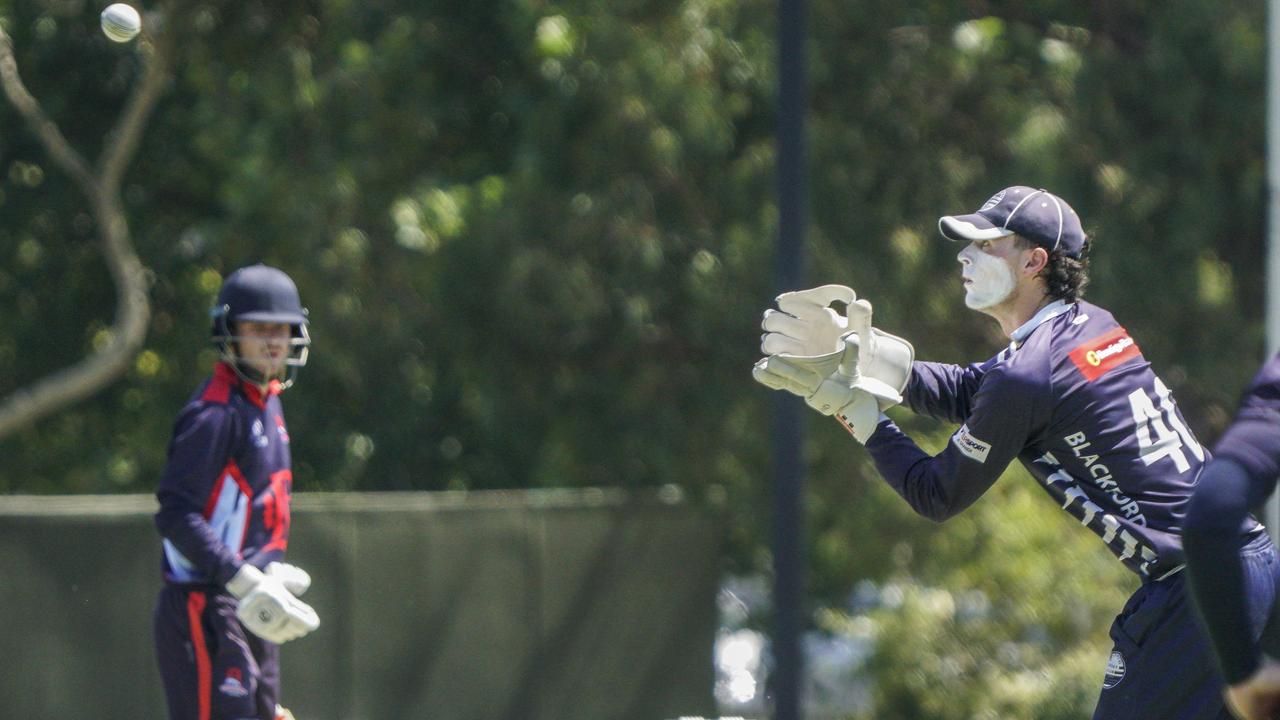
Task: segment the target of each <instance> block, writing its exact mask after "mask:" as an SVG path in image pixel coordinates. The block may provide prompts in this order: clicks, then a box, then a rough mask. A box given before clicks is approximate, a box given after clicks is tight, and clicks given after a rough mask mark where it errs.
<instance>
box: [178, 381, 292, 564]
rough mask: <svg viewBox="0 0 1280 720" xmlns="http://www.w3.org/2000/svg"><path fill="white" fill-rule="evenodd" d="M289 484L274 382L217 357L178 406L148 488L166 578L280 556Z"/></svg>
mask: <svg viewBox="0 0 1280 720" xmlns="http://www.w3.org/2000/svg"><path fill="white" fill-rule="evenodd" d="M292 489H293V474H292V471H291V467H290V458H289V432H288V430H287V429H286V427H285V423H284V410H283V408H282V406H281V404H280V398H279V384H278V383H274V382H273V384H272V385H271V386H270V387H269V389H268V392H267V393H266V394H263V393H262V392H260V391H259V389H258V388H257V387H256V386H254V385H253V384H251V383H247V382H244V381H242V380H241V379H240V378H239V377H238V376H237V375H236V374H235V372H234V371H233V370H232V369H231V368H230V367H229V366H228V365H226V364H224V363H219V364H218V365H217V366H216V367H215V369H214V374H213V376H212V377H211V378H209V379H208V380H207V381H205V382H204V383H203V384H202V385H201V386H200V387H199V388H198V389H197V390H196V392H195V394H194V395H193V396H192V398H191V400H189V401H188V402H187V404H186V406H185V407H184V408H183V409H182V412H181V413H180V414H179V415H178V419H177V421H176V422H175V424H174V429H173V438H172V440H170V442H169V459H168V463H167V465H166V466H165V470H164V474H163V475H162V476H161V479H160V486H159V489H158V490H157V492H156V497H157V498H158V499H159V501H160V511H159V512H157V513H156V517H155V521H156V527H157V528H158V529H159V530H160V535H161V536H162V537H163V538H164V560H163V569H164V576H165V579H166V580H167V581H168V582H170V583H178V584H195V585H218V586H221V585H224V584H225V583H226V582H227V581H228V580H230V579H231V576H233V575H234V574H235V573H236V571H237V570H239V568H240V566H241V565H242V564H243V563H244V562H250V563H252V564H253V565H255V566H257V567H259V568H261V567H265V566H266V564H267V563H269V562H271V561H273V560H281V559H283V558H284V553H285V549H286V548H287V547H288V544H289V499H290V494H291V492H292Z"/></svg>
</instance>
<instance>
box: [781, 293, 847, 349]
mask: <svg viewBox="0 0 1280 720" xmlns="http://www.w3.org/2000/svg"><path fill="white" fill-rule="evenodd" d="M856 299H857V295H855V294H854V292H853V289H852V288H848V287H845V286H844V285H822V286H819V287H816V288H810V289H808V290H797V291H795V292H787V293H782V294H781V295H779V296H778V297H777V302H778V309H777V310H774V309H772V308H770V309H768V310H765V311H764V319H763V320H762V321H761V322H760V327H761V329H763V330H764V331H765V333H764V334H763V335H761V336H760V351H761V352H763V353H764V354H765V355H777V354H778V353H785V354H787V355H802V356H813V355H826V354H828V353H833V352H840V351H842V350H844V343H843V342H842V341H841V338H842V337H843V336H844V334H845V333H847V332H849V321H848V320H847V319H846V318H845V316H844V315H842V314H840V313H839V312H836V310H835V309H834V308H832V307H831V303H833V302H836V301H839V302H843V303H845V305H848V304H850V303H852V302H853V301H854V300H856Z"/></svg>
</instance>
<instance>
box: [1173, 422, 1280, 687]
mask: <svg viewBox="0 0 1280 720" xmlns="http://www.w3.org/2000/svg"><path fill="white" fill-rule="evenodd" d="M1246 403H1248V401H1246ZM1266 404H1267V403H1261V404H1255V405H1254V406H1253V407H1250V406H1249V405H1248V404H1246V407H1245V408H1243V409H1242V410H1241V413H1240V415H1239V416H1238V418H1237V420H1236V422H1235V423H1234V424H1233V425H1232V426H1231V427H1230V428H1229V429H1228V430H1227V432H1226V433H1225V434H1224V435H1223V437H1222V439H1221V440H1220V441H1219V442H1218V445H1217V447H1216V448H1215V450H1214V452H1215V457H1214V459H1213V460H1212V461H1210V462H1209V464H1208V465H1207V466H1206V467H1205V469H1204V471H1203V472H1202V473H1201V475H1200V480H1199V482H1198V484H1197V486H1196V490H1195V492H1194V493H1193V494H1192V497H1191V502H1190V503H1189V504H1188V507H1187V516H1186V519H1185V521H1184V523H1183V545H1184V550H1185V552H1186V555H1187V573H1188V576H1189V580H1190V585H1191V592H1192V597H1193V598H1194V600H1195V603H1196V608H1197V609H1198V610H1199V611H1200V614H1201V617H1202V618H1203V619H1204V622H1205V625H1206V627H1207V629H1208V631H1209V637H1210V640H1211V641H1212V642H1213V646H1214V650H1215V651H1216V652H1217V655H1218V660H1219V663H1220V664H1221V666H1222V671H1223V676H1224V678H1225V679H1226V680H1227V683H1228V684H1230V685H1235V684H1237V683H1241V682H1243V681H1245V680H1246V679H1248V678H1249V677H1250V676H1252V675H1253V674H1254V673H1255V672H1256V671H1257V670H1258V667H1259V663H1260V655H1259V651H1258V647H1257V644H1256V643H1255V642H1254V640H1253V633H1252V630H1251V624H1250V621H1249V608H1248V601H1247V593H1246V583H1245V579H1244V568H1243V565H1242V561H1241V558H1240V543H1241V530H1242V528H1243V527H1244V526H1245V522H1246V519H1247V517H1248V515H1249V509H1250V508H1253V507H1257V506H1258V505H1260V504H1261V503H1262V502H1263V501H1264V500H1265V499H1266V498H1267V497H1268V496H1269V495H1270V494H1271V493H1272V491H1273V490H1274V489H1275V483H1276V477H1277V475H1280V412H1278V411H1277V410H1276V409H1273V408H1269V407H1266Z"/></svg>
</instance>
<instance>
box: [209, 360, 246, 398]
mask: <svg viewBox="0 0 1280 720" xmlns="http://www.w3.org/2000/svg"><path fill="white" fill-rule="evenodd" d="M237 382H239V378H237V377H236V373H235V371H234V370H232V369H231V368H230V367H229V366H228V365H227V364H226V363H218V364H217V365H215V366H213V378H212V379H211V380H209V385H208V386H207V387H206V388H205V389H204V393H203V394H202V395H201V396H200V399H201V400H203V401H205V402H211V403H218V404H219V405H226V404H227V401H228V400H230V399H231V388H233V387H235V384H236V383H237Z"/></svg>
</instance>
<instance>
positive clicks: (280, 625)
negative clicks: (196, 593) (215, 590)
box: [227, 563, 320, 644]
mask: <svg viewBox="0 0 1280 720" xmlns="http://www.w3.org/2000/svg"><path fill="white" fill-rule="evenodd" d="M227 591H228V592H230V593H231V594H232V595H233V596H235V597H236V598H237V599H239V600H240V603H239V606H238V607H237V608H236V617H238V618H240V622H241V623H242V624H243V625H244V627H245V629H246V630H248V631H249V632H251V633H253V634H254V635H257V636H258V637H260V638H262V639H263V640H267V641H269V642H273V643H277V644H279V643H286V642H289V641H290V640H297V639H298V638H300V637H302V636H303V635H306V634H307V633H309V632H311V631H312V630H315V629H316V628H318V627H320V616H319V615H317V614H316V611H315V610H314V609H313V608H312V607H311V606H310V605H308V604H306V603H304V602H302V601H301V600H299V599H298V598H296V597H294V596H293V595H291V594H290V593H289V591H288V590H286V589H285V587H284V583H282V582H281V581H280V580H279V579H278V578H275V577H272V576H270V575H267V574H266V573H264V572H262V571H261V570H259V569H258V568H256V567H254V566H252V565H250V564H249V563H245V564H244V565H242V566H241V567H240V570H239V571H237V572H236V574H235V576H234V577H232V578H231V580H230V582H228V583H227Z"/></svg>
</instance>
